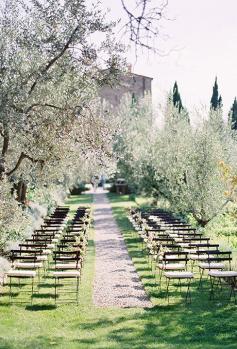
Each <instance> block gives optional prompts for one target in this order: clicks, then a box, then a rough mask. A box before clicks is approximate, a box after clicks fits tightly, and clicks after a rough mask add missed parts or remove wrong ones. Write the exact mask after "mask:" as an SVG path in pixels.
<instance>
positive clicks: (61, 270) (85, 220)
mask: <svg viewBox="0 0 237 349" xmlns="http://www.w3.org/2000/svg"><path fill="white" fill-rule="evenodd" d="M90 215H91V212H90V209H89V208H86V207H80V208H78V210H77V212H76V214H75V216H74V217H73V219H72V221H71V222H70V224H69V225H68V226H67V228H66V230H65V232H64V234H63V236H62V238H61V240H60V242H59V244H58V245H57V249H56V250H55V251H54V255H53V261H54V265H53V269H54V271H53V273H52V276H53V277H54V279H55V303H56V301H57V297H58V287H59V281H60V280H61V281H62V280H65V279H67V280H76V302H77V304H78V300H79V297H78V296H79V281H80V279H81V275H82V267H83V264H84V260H85V255H86V248H87V244H88V229H89V226H90V220H91V217H90Z"/></svg>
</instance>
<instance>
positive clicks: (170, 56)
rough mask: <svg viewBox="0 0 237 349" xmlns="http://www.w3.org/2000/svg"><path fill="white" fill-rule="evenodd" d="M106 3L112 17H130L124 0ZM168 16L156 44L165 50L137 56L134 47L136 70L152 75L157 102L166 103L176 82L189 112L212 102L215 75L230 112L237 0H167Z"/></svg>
mask: <svg viewBox="0 0 237 349" xmlns="http://www.w3.org/2000/svg"><path fill="white" fill-rule="evenodd" d="M127 1H130V2H131V1H132V0H127ZM133 1H134V2H135V0H133ZM153 1H154V2H156V1H158V0H153ZM102 3H103V6H104V7H106V8H110V9H111V13H110V16H111V18H113V19H115V18H118V17H121V20H122V23H123V21H125V20H126V14H125V12H123V10H122V7H121V3H120V0H102ZM166 16H167V17H168V18H169V19H170V20H166V21H163V22H162V37H161V38H158V39H157V40H159V41H157V43H156V44H158V45H160V48H161V51H162V52H165V53H167V54H165V55H163V56H161V55H154V54H152V53H147V52H143V53H141V52H139V53H138V57H137V58H136V57H135V55H134V53H133V51H132V50H130V51H128V52H127V54H126V56H127V60H128V62H130V63H131V64H132V71H133V72H134V73H137V74H142V75H147V76H150V77H153V79H154V80H153V87H152V94H153V100H154V102H155V103H157V104H158V103H164V101H165V97H166V96H167V93H168V92H169V91H170V90H171V89H172V87H173V84H174V82H175V81H177V82H178V86H179V90H180V94H181V97H182V100H183V104H184V105H185V106H186V107H187V108H188V109H189V110H192V109H195V108H199V107H200V106H203V105H207V106H209V105H210V99H211V94H212V87H213V84H214V80H215V77H216V76H217V79H218V85H219V92H220V94H221V95H222V98H223V104H224V112H225V114H227V112H228V111H229V109H230V107H231V105H232V103H233V100H234V97H235V96H237V45H236V43H237V17H236V16H237V0H169V5H168V8H167V11H166ZM164 38H166V39H165V40H164ZM122 40H123V39H122Z"/></svg>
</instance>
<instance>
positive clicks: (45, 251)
mask: <svg viewBox="0 0 237 349" xmlns="http://www.w3.org/2000/svg"><path fill="white" fill-rule="evenodd" d="M51 253H52V251H51V250H49V249H45V250H43V254H47V255H48V254H51Z"/></svg>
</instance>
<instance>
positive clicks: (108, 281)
mask: <svg viewBox="0 0 237 349" xmlns="http://www.w3.org/2000/svg"><path fill="white" fill-rule="evenodd" d="M94 222H95V245H96V266H95V279H94V295H93V301H94V304H95V305H97V306H100V307H109V306H117V307H141V308H146V307H152V303H151V302H150V301H149V299H148V297H147V295H146V293H145V291H144V288H143V286H142V283H141V281H140V279H139V277H138V274H137V272H136V270H135V267H134V265H133V263H132V260H131V258H130V257H129V255H128V251H127V248H126V246H125V242H124V240H123V237H122V235H121V233H120V230H119V228H118V226H117V223H116V222H115V220H114V218H113V216H112V210H111V205H110V203H109V201H108V199H107V197H106V195H105V193H104V192H103V190H101V189H100V188H99V189H97V192H96V193H95V194H94Z"/></svg>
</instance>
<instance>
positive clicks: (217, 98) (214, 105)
mask: <svg viewBox="0 0 237 349" xmlns="http://www.w3.org/2000/svg"><path fill="white" fill-rule="evenodd" d="M221 107H222V97H221V95H219V91H218V83H217V77H216V79H215V83H214V86H213V91H212V97H211V109H213V110H217V109H219V108H221Z"/></svg>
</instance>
